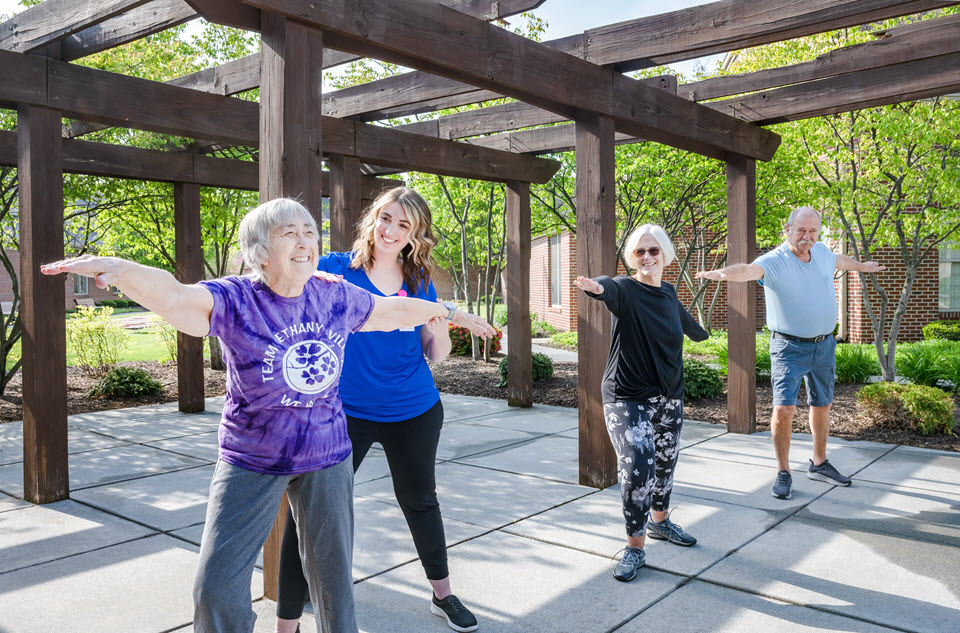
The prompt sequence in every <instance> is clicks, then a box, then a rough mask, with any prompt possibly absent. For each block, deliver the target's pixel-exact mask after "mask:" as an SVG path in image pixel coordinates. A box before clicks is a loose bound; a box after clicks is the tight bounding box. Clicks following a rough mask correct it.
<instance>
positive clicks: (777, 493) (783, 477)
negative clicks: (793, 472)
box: [773, 470, 793, 499]
mask: <svg viewBox="0 0 960 633" xmlns="http://www.w3.org/2000/svg"><path fill="white" fill-rule="evenodd" d="M791 487H793V477H791V476H790V471H789V470H781V471H780V472H778V473H777V483H775V484H773V496H774V497H776V498H777V499H789V498H790V495H791V492H790V488H791Z"/></svg>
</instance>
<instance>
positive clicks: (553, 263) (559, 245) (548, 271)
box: [505, 231, 960, 343]
mask: <svg viewBox="0 0 960 633" xmlns="http://www.w3.org/2000/svg"><path fill="white" fill-rule="evenodd" d="M761 250H763V249H761ZM958 255H960V252H958ZM873 256H874V259H876V260H877V261H879V262H880V263H881V264H883V265H885V266H886V267H887V270H886V271H885V272H883V273H881V275H882V280H883V283H884V287H885V288H886V290H887V292H888V293H893V294H892V295H891V296H890V305H889V306H888V309H887V311H888V314H889V316H888V319H887V324H888V325H889V323H890V321H891V320H892V314H893V311H894V309H895V308H896V303H897V301H899V298H900V295H899V293H900V288H901V287H902V284H903V280H904V278H905V276H906V270H905V266H904V265H903V263H902V261H900V255H899V252H898V250H897V249H895V248H880V249H876V250H875V251H874V254H873ZM957 260H958V261H957V266H958V269H960V257H957ZM944 270H949V269H946V268H945V267H944V263H943V262H941V261H939V260H938V258H937V256H936V255H935V254H934V255H932V256H930V257H929V258H928V260H927V261H925V262H924V263H923V264H922V265H921V266H920V269H919V270H918V271H917V277H916V281H915V282H914V286H913V291H912V293H911V295H910V298H909V300H908V308H907V313H906V314H905V315H904V318H903V320H902V321H901V325H900V335H899V339H898V340H899V341H901V342H908V341H916V340H920V339H922V338H923V332H922V328H923V326H924V325H926V324H927V323H930V322H931V321H936V320H937V319H945V318H958V317H960V305H958V307H957V308H954V309H953V310H950V311H948V308H949V307H951V304H950V297H949V296H945V295H947V294H949V293H948V292H946V291H945V289H947V290H948V289H949V285H946V284H941V275H942V274H944V273H943V271H944ZM623 272H624V271H623V270H622V269H621V270H620V271H619V273H620V274H623ZM679 273H680V268H679V265H678V264H677V262H673V263H671V264H670V266H668V267H667V268H666V270H665V271H664V279H665V280H667V281H669V282H670V283H673V284H674V285H675V286H676V287H677V295H678V297H679V298H680V301H681V302H683V304H684V305H685V306H687V307H688V308H689V307H690V304H691V303H692V299H693V295H692V294H691V292H690V290H689V289H688V288H687V287H686V286H685V284H683V283H682V282H680V283H677V277H678V275H679ZM958 273H960V270H958ZM505 274H509V271H505ZM576 277H577V238H576V235H574V234H572V233H570V232H568V231H564V232H562V233H560V234H559V235H551V236H542V237H538V238H534V239H533V240H532V242H531V256H530V311H531V312H535V313H536V314H537V318H539V319H540V320H542V321H546V322H547V323H549V324H550V325H552V326H554V327H555V328H557V329H558V330H560V331H575V330H576V329H577V302H578V301H579V292H580V291H579V290H578V289H577V287H576V286H574V285H573V281H574V279H576ZM858 277H859V275H858V274H857V273H850V274H849V279H848V280H847V281H846V282H844V280H843V278H842V277H841V278H839V279H837V281H836V284H835V285H836V288H837V297H838V302H837V303H838V305H839V308H840V309H839V314H838V321H839V323H840V334H841V335H845V340H847V341H849V342H851V343H868V342H870V341H872V339H873V334H872V329H871V326H870V317H869V316H868V315H867V313H866V310H865V309H864V306H863V301H862V294H861V289H860V281H859V279H858ZM957 277H960V274H958V275H957ZM958 281H960V279H958ZM956 285H957V286H958V288H957V290H958V291H960V283H958V284H956ZM712 287H713V286H711V288H712ZM708 295H709V296H712V289H711V290H709V291H708ZM870 296H871V297H872V298H873V299H874V300H876V298H877V295H876V293H875V291H872V290H871V292H870ZM844 299H845V300H844ZM708 303H709V300H708ZM955 303H957V304H960V296H958V297H956V301H955ZM874 305H875V309H877V308H876V306H877V304H876V303H875V304H874ZM712 321H713V323H714V324H715V325H716V326H718V327H720V328H725V327H726V323H727V292H726V284H720V289H719V295H718V296H717V300H716V305H715V308H714V310H713V320H712ZM765 322H766V310H765V306H764V302H763V290H762V289H761V288H759V287H758V292H757V329H760V328H762V327H763V325H764V323H765Z"/></svg>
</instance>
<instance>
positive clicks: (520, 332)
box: [507, 181, 533, 407]
mask: <svg viewBox="0 0 960 633" xmlns="http://www.w3.org/2000/svg"><path fill="white" fill-rule="evenodd" d="M507 331H508V332H509V333H510V344H509V345H508V346H507V403H508V404H509V405H510V406H511V407H530V406H533V361H532V354H533V350H532V347H531V345H532V340H531V335H530V184H529V183H526V182H516V181H510V182H508V183H507Z"/></svg>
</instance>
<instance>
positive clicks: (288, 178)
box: [260, 11, 323, 600]
mask: <svg viewBox="0 0 960 633" xmlns="http://www.w3.org/2000/svg"><path fill="white" fill-rule="evenodd" d="M260 76H261V81H260V201H261V202H265V201H268V200H272V199H274V198H277V197H288V198H296V199H298V200H300V202H302V203H303V204H304V206H306V207H307V209H308V210H309V211H310V212H311V213H312V214H313V216H314V218H316V220H317V225H318V226H321V225H322V222H323V193H322V191H321V185H320V182H321V178H320V171H321V161H320V158H321V156H322V155H323V147H322V143H321V136H320V132H321V116H320V104H321V103H322V102H323V101H322V99H323V94H322V90H321V86H322V83H323V36H322V35H321V34H320V32H319V31H315V30H311V29H309V28H307V27H305V26H302V25H300V24H297V23H296V22H292V21H287V19H286V18H283V17H280V16H278V15H274V14H271V13H268V12H266V11H262V12H261V37H260ZM286 518H287V503H286V495H284V502H283V503H281V504H280V511H279V513H278V515H277V520H276V523H274V526H273V531H272V532H271V533H270V537H269V538H268V539H267V542H266V544H265V545H264V547H263V592H264V596H266V597H267V598H270V599H271V600H276V599H277V577H278V574H279V570H280V544H281V542H282V540H283V530H284V526H285V525H286Z"/></svg>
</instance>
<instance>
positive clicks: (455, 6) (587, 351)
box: [0, 0, 960, 597]
mask: <svg viewBox="0 0 960 633" xmlns="http://www.w3.org/2000/svg"><path fill="white" fill-rule="evenodd" d="M543 1H544V0H441V1H440V2H434V1H433V0H393V1H391V0H242V1H241V0H188V1H187V2H184V1H183V0H152V1H149V0H46V1H45V2H43V3H42V4H40V5H37V6H35V7H32V8H30V9H27V10H24V11H23V12H22V13H20V14H19V15H17V16H15V17H14V18H12V19H10V20H8V21H7V22H6V23H3V24H0V77H2V79H3V81H0V107H4V108H10V109H15V110H17V116H18V124H17V131H16V132H3V133H0V164H4V165H16V166H17V167H18V175H19V182H20V217H21V232H20V233H21V237H20V240H21V241H20V244H21V251H22V253H21V261H22V271H21V288H22V294H23V308H22V318H23V332H24V334H23V357H24V368H23V408H24V427H23V428H24V490H25V493H24V495H25V498H26V499H28V500H30V501H33V502H35V503H49V502H52V501H57V500H60V499H64V498H67V497H68V496H69V486H68V476H67V440H66V437H67V415H66V411H67V409H66V372H65V360H64V359H65V326H64V322H63V320H62V319H51V318H49V315H50V314H59V312H60V311H61V310H62V308H63V304H64V285H63V281H62V280H61V279H58V278H51V277H43V276H41V275H40V274H39V266H40V264H41V263H43V262H47V261H51V260H55V259H60V258H62V257H63V240H62V239H61V235H62V232H63V194H62V191H63V189H62V179H63V173H65V172H73V173H85V174H95V175H100V176H107V177H116V178H129V179H138V180H152V181H164V182H172V183H173V184H174V203H175V215H176V260H177V267H176V268H177V270H176V273H177V277H178V278H179V279H180V280H181V281H184V282H195V281H197V280H199V279H200V278H201V275H202V259H201V257H202V249H201V243H200V188H201V187H203V186H213V187H227V188H238V189H248V190H259V191H260V197H261V200H268V199H271V198H274V197H277V196H281V195H283V196H291V197H298V198H299V199H301V200H302V201H303V202H304V203H305V204H306V206H307V207H308V208H309V209H310V210H311V211H312V212H314V213H316V214H319V212H320V209H321V196H322V195H328V196H329V197H330V201H331V204H330V208H331V246H332V247H333V248H334V249H346V248H348V247H349V244H350V243H351V242H352V232H353V227H354V225H355V222H356V219H357V214H358V213H359V211H360V209H361V208H362V206H363V200H364V199H369V198H372V197H373V196H374V195H375V194H376V192H377V191H379V190H381V189H382V188H383V187H385V186H391V185H392V184H393V183H394V182H395V181H389V180H385V179H380V178H376V177H375V175H376V174H378V173H379V174H385V173H395V172H396V171H406V170H411V171H420V172H427V173H435V174H443V175H449V176H458V177H464V178H474V179H480V180H490V181H497V182H503V183H506V187H507V240H508V247H507V266H508V268H509V269H510V275H509V276H508V280H507V284H508V297H509V305H508V328H509V331H510V333H511V337H510V338H511V341H510V343H511V344H510V348H509V361H508V362H509V376H510V382H509V386H508V398H509V401H510V404H511V405H516V406H530V405H531V350H530V322H529V283H530V281H529V270H530V190H529V187H530V183H543V182H546V181H548V180H549V179H550V177H551V176H552V175H553V174H554V173H555V171H556V170H557V169H558V163H556V162H555V161H552V160H549V159H545V158H539V157H538V155H541V154H549V153H554V152H559V151H566V150H569V149H574V150H575V151H576V179H577V192H576V197H577V237H578V250H579V253H580V256H579V258H578V261H579V274H582V275H586V276H596V275H599V274H611V273H613V272H614V271H615V270H616V253H615V251H614V245H615V235H614V233H615V209H614V172H615V163H614V147H615V145H617V144H620V143H631V142H638V141H656V142H660V143H665V144H668V145H671V146H674V147H677V148H680V149H684V150H687V151H691V152H696V153H699V154H702V155H704V156H708V157H711V158H714V159H716V160H720V161H724V162H725V163H726V166H727V196H728V209H727V213H728V236H729V237H728V261H730V262H745V261H750V260H752V259H753V257H754V255H755V253H754V247H755V243H756V235H755V233H756V217H755V214H756V204H755V195H756V194H755V191H756V186H755V185H756V183H755V180H756V161H757V160H770V159H771V158H772V157H773V155H774V153H775V151H776V149H777V146H778V144H779V142H780V139H779V137H778V136H777V135H776V134H774V133H772V132H770V131H768V130H766V129H764V128H763V127H762V126H763V125H768V124H773V123H779V122H783V121H790V120H796V119H803V118H809V117H816V116H822V115H827V114H833V113H838V112H844V111H849V110H855V109H860V108H865V107H872V106H877V105H883V104H889V103H896V102H901V101H910V100H916V99H921V98H927V97H933V96H939V95H944V94H948V93H951V92H955V91H958V90H960V63H958V62H960V16H949V17H939V18H936V19H932V20H926V21H923V22H918V23H914V24H910V25H908V26H903V27H899V28H896V29H892V30H890V31H887V32H885V33H883V34H881V35H880V36H879V37H878V38H877V39H875V40H874V41H872V42H870V43H868V44H863V45H859V46H851V47H848V48H843V49H838V50H836V51H833V52H832V53H830V54H828V55H824V56H821V57H819V58H817V59H816V60H813V61H809V62H805V63H801V64H795V65H792V66H787V67H782V68H776V69H770V70H764V71H760V72H754V73H749V74H744V75H735V76H728V77H719V78H714V79H707V80H704V81H698V82H694V83H688V84H681V85H678V84H677V80H676V77H673V76H663V77H656V78H653V79H645V80H635V79H632V78H630V77H628V76H626V75H624V74H623V73H624V72H628V71H633V70H638V69H642V68H648V67H654V66H658V65H661V64H667V63H671V62H676V61H681V60H685V59H692V58H697V57H700V56H703V55H708V54H714V53H720V52H726V51H731V50H737V49H741V48H746V47H750V46H756V45H760V44H766V43H771V42H776V41H781V40H786V39H790V38H795V37H799V36H803V35H810V34H814V33H820V32H825V31H829V30H834V29H838V28H843V27H849V26H856V25H860V24H867V23H874V22H877V21H880V20H884V19H887V18H892V17H898V16H903V15H910V14H914V13H917V12H922V11H927V10H931V9H937V8H941V7H945V6H949V5H954V4H957V3H956V2H931V1H926V0H914V1H908V2H894V1H882V0H808V1H806V2H773V1H756V0H754V1H751V0H721V1H719V2H713V3H711V4H705V5H702V6H698V7H693V8H689V9H684V10H681V11H676V12H673V13H667V14H663V15H658V16H654V17H649V18H641V19H637V20H631V21H627V22H621V23H619V24H614V25H609V26H605V27H600V28H596V29H591V30H589V31H585V32H584V33H583V34H581V35H576V36H572V37H567V38H562V39H559V40H554V41H550V42H544V43H536V42H532V41H530V40H527V39H524V38H522V37H519V36H516V35H514V34H512V33H509V32H507V31H505V30H503V29H501V28H498V27H497V26H494V25H491V24H490V23H489V21H490V20H495V19H499V18H505V17H508V16H510V15H514V14H517V13H520V12H522V11H525V10H530V9H532V8H535V7H536V6H539V5H540V4H542V3H543ZM201 16H202V17H204V18H206V19H207V20H209V21H211V22H217V23H222V24H226V25H229V26H234V27H237V28H241V29H246V30H250V31H257V32H259V33H260V34H261V50H260V53H258V54H255V55H251V56H249V57H246V58H243V59H239V60H236V61H233V62H230V63H227V64H224V65H222V66H218V67H216V68H209V69H206V70H204V71H201V72H198V73H194V74H192V75H188V76H185V77H180V78H177V79H174V80H172V81H168V82H166V83H159V82H152V81H147V80H143V79H138V78H134V77H127V76H123V75H117V74H112V73H107V72H104V71H100V70H95V69H91V68H86V67H82V66H79V65H76V64H71V63H70V62H71V61H73V60H77V59H80V58H82V57H84V56H86V55H90V54H92V53H95V52H99V51H102V50H106V49H108V48H111V47H115V46H120V45H122V44H125V43H127V42H130V41H133V40H135V39H138V38H142V37H145V36H147V35H149V34H152V33H156V32H159V31H162V30H164V29H167V28H171V27H173V26H176V25H178V24H182V23H184V22H186V21H188V20H191V19H194V18H197V17H201ZM359 57H373V58H377V59H380V60H385V61H390V62H395V63H398V64H401V65H403V66H406V67H408V68H412V69H415V70H413V71H412V72H408V73H404V74H401V75H398V76H395V77H390V78H388V79H383V80H379V81H374V82H370V83H367V84H362V85H359V86H355V87H352V88H347V89H343V90H337V91H334V92H331V93H328V94H323V93H322V90H321V84H322V72H323V70H324V69H325V68H330V67H333V66H336V65H338V64H342V63H345V62H348V61H351V60H353V59H357V58H359ZM257 87H259V88H260V103H259V104H257V103H253V102H249V101H244V100H241V99H237V98H235V97H233V96H231V95H236V94H239V93H242V92H245V91H248V90H251V89H253V88H257ZM734 95H737V96H734ZM503 96H506V97H511V98H514V99H516V102H515V103H508V104H505V105H497V106H492V107H483V108H479V109H475V110H471V111H468V112H462V113H459V114H451V115H446V116H441V117H438V118H434V119H431V120H428V121H423V122H419V123H414V124H410V125H405V126H400V127H393V128H389V127H384V126H380V125H375V124H374V123H375V122H377V121H382V120H385V119H388V118H393V117H400V116H407V115H411V114H418V113H427V112H433V111H436V110H440V109H443V108H450V107H454V106H461V105H467V104H474V103H482V102H484V101H488V100H491V99H495V98H500V97H503ZM705 100H711V101H709V102H707V103H699V102H701V101H705ZM64 117H68V118H70V119H74V120H75V121H74V122H73V123H71V124H70V125H69V126H66V127H64V126H63V125H62V119H63V118H64ZM563 122H567V123H563ZM552 123H560V124H558V125H552V126H550V127H535V126H542V125H545V124H552ZM106 126H118V127H127V128H134V129H141V130H148V131H154V132H160V133H166V134H174V135H178V136H182V137H188V138H193V139H196V143H195V145H194V147H193V149H192V151H190V152H171V151H167V152H162V151H153V150H144V149H136V148H130V147H122V146H116V145H107V144H103V143H91V142H86V141H83V140H79V139H78V138H76V137H79V136H81V135H83V134H86V133H89V132H91V131H93V130H96V129H102V128H103V127H106ZM526 128H530V129H526ZM233 145H236V146H242V147H249V148H258V149H259V164H257V163H253V162H246V161H237V160H230V159H224V158H216V157H213V156H210V155H209V153H210V152H211V151H212V150H214V149H216V148H219V147H223V146H233ZM323 161H326V163H327V166H328V169H329V172H324V171H322V169H321V164H322V162H323ZM755 298H756V285H755V284H733V285H731V286H730V287H729V289H728V301H729V314H730V317H729V323H728V329H729V349H730V353H729V367H730V371H729V383H728V384H729V394H730V395H729V400H728V403H729V404H728V408H729V419H728V428H729V429H730V430H731V431H733V432H740V433H747V432H751V431H753V430H754V429H755V426H756V419H755V405H756V403H755V398H756V395H755V386H756V385H755V332H754V329H755V316H756V315H755ZM45 316H46V317H48V318H44V317H45ZM578 329H579V333H580V334H579V359H580V382H579V385H580V386H579V397H580V480H581V483H584V484H587V485H594V486H606V485H610V484H611V483H613V482H614V481H615V480H616V467H615V456H614V454H613V450H612V448H611V447H610V444H609V440H608V438H607V433H606V429H605V426H604V422H603V414H602V406H601V403H600V388H599V386H600V385H599V383H600V380H601V376H602V373H603V366H604V363H605V358H606V353H607V348H608V340H609V334H610V331H609V330H610V323H609V317H608V315H607V314H606V312H605V311H604V310H603V308H602V306H600V305H599V304H598V303H596V302H586V303H585V304H581V307H580V311H579V317H578ZM178 342H179V349H178V371H179V372H180V408H181V410H182V411H199V410H202V408H203V380H202V357H201V351H202V346H201V340H200V339H196V338H191V337H187V336H183V335H181V336H180V337H179V339H178ZM283 516H284V515H283V513H281V515H280V517H278V522H281V521H282V518H283ZM274 534H275V535H276V534H278V531H276V530H275V533H274ZM278 548H279V538H271V541H270V542H269V543H268V546H267V549H266V554H265V571H266V575H265V578H266V586H267V594H268V595H269V596H272V597H275V593H276V584H275V579H276V563H277V551H278Z"/></svg>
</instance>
